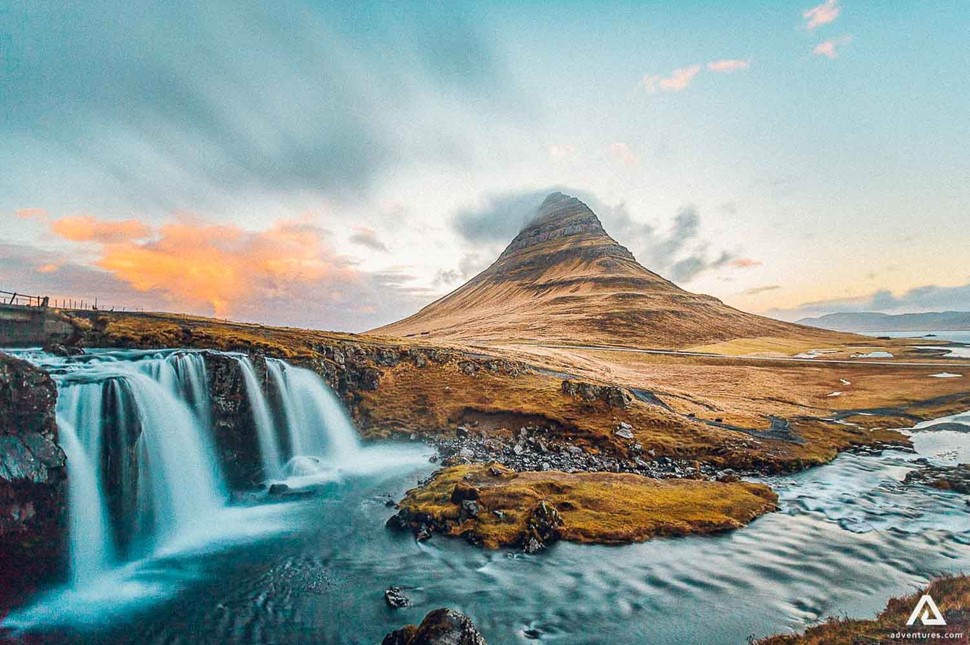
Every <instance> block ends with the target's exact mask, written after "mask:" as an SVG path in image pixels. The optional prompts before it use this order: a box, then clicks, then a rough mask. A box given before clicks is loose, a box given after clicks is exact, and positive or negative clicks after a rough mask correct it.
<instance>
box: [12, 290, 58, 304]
mask: <svg viewBox="0 0 970 645" xmlns="http://www.w3.org/2000/svg"><path fill="white" fill-rule="evenodd" d="M0 303H3V304H5V305H19V306H21V307H46V306H48V304H49V303H50V298H48V297H47V296H30V295H27V294H26V293H17V292H16V291H0Z"/></svg>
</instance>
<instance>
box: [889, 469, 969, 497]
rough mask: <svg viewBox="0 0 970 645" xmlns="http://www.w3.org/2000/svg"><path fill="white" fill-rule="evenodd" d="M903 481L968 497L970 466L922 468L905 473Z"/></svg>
mask: <svg viewBox="0 0 970 645" xmlns="http://www.w3.org/2000/svg"><path fill="white" fill-rule="evenodd" d="M903 481H904V482H905V483H907V484H920V485H923V486H930V487H932V488H936V489H939V490H952V491H954V492H956V493H963V494H964V495H970V464H958V465H956V466H924V467H922V468H919V469H917V470H913V471H910V472H908V473H906V478H905V479H904V480H903Z"/></svg>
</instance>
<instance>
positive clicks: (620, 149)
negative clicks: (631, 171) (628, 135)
mask: <svg viewBox="0 0 970 645" xmlns="http://www.w3.org/2000/svg"><path fill="white" fill-rule="evenodd" d="M608 150H609V154H610V157H612V158H613V160H614V161H616V162H617V163H620V164H623V165H624V166H631V167H632V166H637V165H639V164H640V158H639V157H637V155H636V154H635V153H634V152H633V150H631V149H630V146H629V145H628V144H626V143H623V142H622V141H614V142H613V143H611V144H610V146H609V148H608Z"/></svg>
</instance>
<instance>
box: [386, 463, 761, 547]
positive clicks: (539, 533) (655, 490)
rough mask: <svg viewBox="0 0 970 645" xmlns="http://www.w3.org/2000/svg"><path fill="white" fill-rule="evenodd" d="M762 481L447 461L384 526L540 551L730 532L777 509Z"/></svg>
mask: <svg viewBox="0 0 970 645" xmlns="http://www.w3.org/2000/svg"><path fill="white" fill-rule="evenodd" d="M777 500H778V498H777V496H776V495H775V493H774V492H773V491H772V490H771V489H770V488H769V487H768V486H765V485H763V484H754V483H748V482H712V481H703V480H692V479H663V480H661V479H651V478H648V477H643V476H640V475H634V474H629V473H605V472H585V473H563V472H555V471H552V472H515V471H512V470H510V469H508V468H505V467H504V466H501V465H498V464H472V465H464V466H453V467H450V468H445V469H443V470H440V471H438V472H437V473H435V474H434V475H432V477H431V478H430V479H428V480H427V481H426V482H424V483H423V485H421V486H419V487H418V488H415V489H412V490H410V491H408V493H407V494H406V496H405V498H404V500H403V501H401V503H400V504H398V508H399V511H398V513H397V514H396V515H395V516H393V517H392V518H391V520H390V521H389V525H390V526H392V527H396V528H403V529H407V530H410V531H411V532H413V533H414V535H415V537H417V538H418V539H419V540H420V539H427V538H429V537H431V536H432V535H433V534H435V533H439V534H442V535H446V536H450V537H463V538H465V539H466V540H467V541H468V542H470V543H472V544H476V545H481V546H484V547H486V548H491V549H496V548H502V547H512V548H521V549H523V550H525V551H527V552H535V551H538V550H541V549H542V548H544V547H545V546H548V545H549V544H552V543H553V542H555V541H557V540H560V539H562V540H569V541H572V542H580V543H597V544H625V543H629V542H642V541H644V540H648V539H650V538H652V537H656V536H675V535H688V534H697V533H714V532H720V531H726V530H730V529H735V528H739V527H741V526H743V525H745V524H747V523H749V522H751V521H752V520H754V519H755V518H757V517H759V516H760V515H763V514H764V513H768V512H770V511H774V510H776V509H777Z"/></svg>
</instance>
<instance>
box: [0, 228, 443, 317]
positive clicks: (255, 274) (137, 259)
mask: <svg viewBox="0 0 970 645" xmlns="http://www.w3.org/2000/svg"><path fill="white" fill-rule="evenodd" d="M51 230H52V231H53V232H54V233H56V234H57V235H59V236H60V237H61V238H63V239H65V240H68V241H71V242H78V243H94V244H97V245H98V258H97V260H96V261H95V262H94V264H93V266H86V265H78V264H74V263H71V262H65V261H64V258H63V257H60V256H55V255H51V254H45V253H43V252H39V251H36V250H33V251H34V253H33V254H30V253H25V252H22V253H16V254H14V255H15V256H18V257H24V256H26V257H32V258H33V260H32V261H33V263H34V265H35V267H36V268H35V270H34V271H33V276H34V277H33V278H31V277H30V276H28V275H26V272H25V271H22V270H21V271H19V272H16V275H11V276H10V280H11V281H12V282H15V283H17V284H24V283H26V284H28V285H33V286H32V287H31V288H35V289H39V290H41V291H42V292H43V293H45V294H52V292H53V293H57V292H58V291H59V290H60V289H61V288H62V286H61V285H65V284H69V285H71V287H70V288H71V292H70V293H69V294H64V295H66V296H72V297H75V298H85V299H87V300H89V301H93V300H94V298H95V297H96V296H97V297H99V298H100V299H101V302H108V301H113V302H116V303H118V305H119V306H121V305H125V306H129V307H133V306H141V307H146V308H150V309H159V308H165V309H168V310H170V311H178V312H192V313H201V314H205V315H214V316H217V317H220V318H225V317H232V318H235V319H240V320H258V321H261V322H271V323H275V324H288V325H298V326H310V327H321V326H322V327H324V328H329V329H346V330H357V331H359V330H362V329H369V328H372V327H374V326H377V325H380V324H383V323H386V322H390V321H391V320H394V319H397V318H399V317H401V316H402V315H406V314H407V313H410V312H412V311H414V310H416V309H417V308H418V306H419V305H420V304H421V303H422V302H424V300H425V299H426V297H427V295H428V294H427V293H426V292H425V291H424V290H422V289H414V288H410V287H408V286H407V285H408V284H409V283H410V282H411V281H412V278H411V276H408V275H406V274H404V273H402V272H400V271H391V272H388V271H385V272H381V273H368V272H365V271H362V270H360V269H359V268H358V267H357V264H356V262H355V261H354V260H353V259H352V258H350V257H347V256H344V255H340V254H337V253H335V252H334V250H333V249H332V248H331V246H330V244H329V242H328V240H327V234H326V232H325V231H324V230H323V229H321V228H320V227H318V226H316V225H315V224H312V223H310V222H308V221H302V220H301V221H282V222H277V223H275V224H273V225H272V226H270V227H269V228H267V229H264V230H258V231H253V230H247V229H244V228H242V227H239V226H236V225H233V224H223V225H218V224H208V223H205V222H200V221H194V220H190V219H182V220H179V221H175V222H169V223H166V224H162V225H159V226H149V225H147V224H144V223H141V222H138V221H136V220H126V221H124V222H105V221H101V220H96V219H95V218H91V217H86V216H85V217H80V218H63V219H59V220H55V221H54V222H52V223H51ZM53 266H56V267H57V269H56V273H54V272H53V270H52V271H48V270H47V269H48V268H50V267H53ZM8 267H9V265H8V264H0V269H7V268H8ZM47 274H50V275H48V276H47V277H44V276H45V275H47ZM0 277H2V278H3V279H4V280H6V279H7V275H6V273H0ZM62 293H63V292H62ZM133 303H135V304H133Z"/></svg>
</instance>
